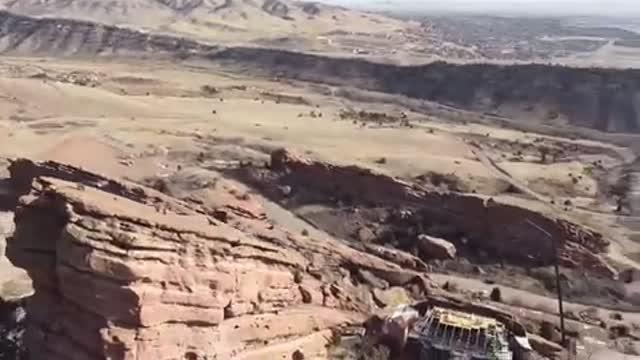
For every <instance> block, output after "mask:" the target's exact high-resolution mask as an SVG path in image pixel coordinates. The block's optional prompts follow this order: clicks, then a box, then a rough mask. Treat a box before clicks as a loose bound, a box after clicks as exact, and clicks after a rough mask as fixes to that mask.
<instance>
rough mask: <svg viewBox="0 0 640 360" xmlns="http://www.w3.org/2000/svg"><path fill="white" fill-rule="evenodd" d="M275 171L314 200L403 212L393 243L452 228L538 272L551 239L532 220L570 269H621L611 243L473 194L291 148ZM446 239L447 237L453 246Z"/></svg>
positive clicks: (549, 254) (276, 159)
mask: <svg viewBox="0 0 640 360" xmlns="http://www.w3.org/2000/svg"><path fill="white" fill-rule="evenodd" d="M271 169H272V170H273V172H274V173H276V174H277V175H276V176H275V179H272V180H270V181H273V182H276V183H277V184H279V185H283V184H286V185H289V186H292V187H293V188H294V189H301V190H300V191H302V190H304V191H307V192H313V193H315V194H320V195H321V196H320V195H315V196H316V197H317V198H333V199H336V200H335V201H336V202H340V201H341V202H345V203H350V204H355V206H358V207H363V208H367V207H369V208H372V207H377V208H387V209H394V211H396V209H400V211H399V212H400V213H401V214H400V215H398V216H395V217H394V218H393V219H391V220H388V221H387V222H388V224H386V225H387V227H391V229H390V230H391V232H393V233H394V234H393V236H394V237H395V238H397V234H396V233H397V232H399V231H404V232H407V230H408V229H417V230H418V231H420V232H421V229H428V228H434V227H439V228H441V229H442V228H449V229H450V230H451V231H448V232H450V233H451V234H450V235H452V236H456V237H458V238H460V239H462V238H464V239H465V240H464V242H465V244H466V245H468V246H472V247H473V248H474V249H478V250H483V251H486V252H488V253H490V254H492V256H494V257H496V258H501V259H507V260H509V261H512V262H517V263H518V264H530V265H534V266H539V265H544V264H551V263H552V261H553V247H552V242H551V239H547V238H546V236H545V235H544V234H543V233H541V232H540V231H539V230H537V229H536V228H535V227H533V226H531V225H530V223H529V222H533V223H535V224H536V225H537V226H539V227H541V228H543V229H544V230H545V231H547V232H548V233H549V234H551V238H552V239H553V241H555V242H557V243H558V248H559V254H560V258H561V261H562V262H563V264H564V265H566V266H569V267H572V268H584V269H587V270H588V271H590V272H592V273H594V274H599V275H602V276H606V277H613V276H615V275H616V271H615V269H613V267H611V266H610V265H609V264H608V263H607V262H606V261H605V260H604V259H603V258H602V257H601V254H603V253H604V252H606V250H607V247H608V245H609V241H608V240H606V239H605V238H604V237H603V236H602V235H601V234H599V233H597V232H595V231H592V230H590V229H588V228H585V227H583V226H580V225H577V224H574V223H571V222H569V221H567V220H564V219H552V218H549V217H546V216H544V215H542V214H540V213H537V212H534V211H531V210H528V209H525V208H520V207H516V206H511V205H506V204H500V203H497V202H495V201H487V200H485V199H483V198H481V197H476V196H472V195H464V194H458V193H439V192H432V191H428V190H426V189H424V188H421V187H420V186H418V185H416V184H412V183H408V182H405V181H402V180H400V179H396V178H393V177H390V176H387V175H384V174H380V173H376V172H374V171H372V170H369V169H363V168H360V167H357V166H340V165H335V164H329V163H326V162H321V161H314V160H310V159H307V158H304V157H302V156H300V155H298V154H296V153H294V152H291V151H289V150H285V149H282V150H278V151H275V152H274V153H273V154H272V156H271ZM403 209H407V210H406V211H405V210H403ZM416 235H417V234H416ZM429 235H438V234H431V233H429ZM448 235H449V234H447V236H443V237H445V238H447V239H448V240H451V241H454V240H455V239H454V238H452V237H449V236H448ZM438 236H440V235H438ZM405 237H407V238H410V239H411V241H414V240H415V235H410V234H409V233H408V232H407V234H406V236H405Z"/></svg>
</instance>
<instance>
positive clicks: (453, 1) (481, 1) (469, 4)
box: [320, 0, 640, 18]
mask: <svg viewBox="0 0 640 360" xmlns="http://www.w3.org/2000/svg"><path fill="white" fill-rule="evenodd" d="M320 1H321V2H325V3H330V4H335V5H342V6H347V7H357V8H366V9H370V10H392V11H432V12H468V13H476V14H486V15H491V14H504V15H508V14H513V15H546V16H550V15H551V16H552V15H558V16H565V15H576V16H618V17H627V18H628V17H638V16H640V0H607V1H605V0H447V1H446V2H443V1H431V0H320Z"/></svg>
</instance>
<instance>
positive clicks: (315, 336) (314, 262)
mask: <svg viewBox="0 0 640 360" xmlns="http://www.w3.org/2000/svg"><path fill="white" fill-rule="evenodd" d="M11 173H12V179H13V185H14V189H15V191H16V192H17V193H18V194H22V197H21V198H20V201H19V206H18V208H17V210H16V216H15V221H16V231H15V234H14V237H13V239H11V241H10V242H9V244H8V256H9V258H10V259H11V260H12V261H13V262H14V263H15V264H16V265H18V266H20V267H23V268H25V269H26V270H27V271H28V272H29V275H30V276H31V277H32V279H33V283H34V288H35V295H34V296H33V298H32V299H31V301H30V303H29V305H28V314H29V320H30V322H29V327H28V330H27V334H26V337H27V339H26V341H27V346H28V348H29V350H30V353H31V356H33V358H35V359H51V360H55V359H65V360H67V359H72V360H76V359H77V360H85V359H114V360H118V359H136V360H143V359H154V360H155V359H158V360H162V359H167V360H168V359H212V358H215V359H276V358H287V359H288V358H291V356H292V354H293V353H294V352H296V351H299V352H301V353H302V354H304V356H305V358H309V359H310V358H318V357H320V358H322V357H326V351H327V350H326V345H327V344H328V343H329V342H330V341H331V339H332V329H334V328H336V327H338V326H341V325H346V324H353V323H359V322H361V321H362V320H363V319H364V315H365V314H366V313H367V312H368V311H369V310H370V309H371V307H372V306H374V305H373V302H372V300H371V292H370V289H369V287H368V285H367V284H362V283H358V281H356V280H355V279H352V278H351V276H350V272H349V270H348V269H354V268H357V269H366V270H368V271H370V272H371V273H373V274H375V276H379V277H380V278H383V279H385V280H386V281H387V282H388V283H390V284H392V285H406V284H409V283H413V284H415V283H418V284H421V285H422V286H425V285H424V279H422V277H421V276H419V274H418V273H415V272H412V271H409V270H403V269H402V268H401V267H400V266H398V265H396V264H393V263H390V262H387V261H385V260H382V259H380V258H378V257H375V256H372V255H368V254H366V253H362V252H358V251H356V250H353V249H351V248H349V247H347V246H345V245H343V244H341V243H339V242H337V241H333V240H331V239H328V240H326V241H316V240H314V239H312V238H309V237H305V236H300V235H294V234H291V233H288V232H286V230H283V229H278V228H277V227H274V226H273V225H271V224H269V223H268V222H267V221H265V219H264V217H263V216H262V215H260V214H258V216H256V211H258V212H259V210H256V209H259V204H257V203H252V202H251V200H250V199H248V200H247V199H245V201H246V202H247V203H246V204H243V203H242V202H234V203H228V204H226V207H227V208H228V209H236V211H235V212H233V211H230V212H229V217H230V218H229V219H228V220H227V223H223V222H221V221H219V220H216V219H215V218H214V217H212V216H209V212H211V211H212V209H207V208H206V207H204V206H197V205H194V204H190V203H188V202H183V201H180V200H176V199H173V198H171V197H168V196H166V195H163V194H161V193H159V192H157V191H155V190H152V189H148V188H144V187H141V186H138V185H135V184H130V183H127V182H122V181H116V180H113V179H107V178H105V177H102V176H99V175H95V174H89V173H87V172H84V171H82V170H80V169H76V168H73V167H69V166H64V165H61V164H57V163H52V162H48V163H40V164H37V163H32V162H29V161H18V162H14V164H13V165H12V167H11ZM221 191H222V190H221ZM228 199H229V201H230V202H232V201H234V200H233V199H234V198H233V197H228ZM222 205H225V204H222ZM244 207H247V209H250V210H247V211H238V209H242V208H244ZM240 228H242V229H243V231H241V230H239V229H240ZM413 288H415V286H413Z"/></svg>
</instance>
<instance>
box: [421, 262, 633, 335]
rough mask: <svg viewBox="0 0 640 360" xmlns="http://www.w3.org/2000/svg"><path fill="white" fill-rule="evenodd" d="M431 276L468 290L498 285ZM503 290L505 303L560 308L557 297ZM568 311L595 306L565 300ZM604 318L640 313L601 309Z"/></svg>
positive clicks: (630, 315) (503, 287)
mask: <svg viewBox="0 0 640 360" xmlns="http://www.w3.org/2000/svg"><path fill="white" fill-rule="evenodd" d="M429 277H430V278H431V279H433V280H435V281H437V282H439V283H445V282H447V281H449V282H455V283H456V284H458V286H459V287H460V288H464V289H466V290H472V291H488V292H490V291H491V290H492V289H493V288H494V287H496V286H497V285H489V284H485V283H483V282H482V281H480V280H475V279H469V278H465V277H460V276H455V275H446V274H436V273H430V274H429ZM497 287H499V288H500V290H501V292H502V296H503V298H504V299H505V301H504V302H505V303H507V304H509V303H510V302H512V301H513V302H514V303H517V302H522V303H523V304H522V305H520V306H523V307H531V308H532V309H536V310H539V311H543V312H545V311H549V310H551V309H553V314H556V315H557V313H556V312H555V309H557V308H558V302H557V300H556V299H555V298H552V297H547V296H543V295H538V294H534V293H531V292H529V291H525V290H520V289H515V288H512V287H508V286H502V285H498V286H497ZM564 305H565V309H566V311H573V312H574V313H578V312H579V311H582V310H585V309H587V308H593V307H592V306H587V305H582V304H577V303H572V302H566V301H565V302H564ZM600 311H601V313H602V315H603V318H608V317H609V315H610V314H611V313H617V314H622V316H623V318H624V319H625V320H629V321H632V322H636V323H640V313H638V312H622V311H613V310H608V309H602V308H601V309H600Z"/></svg>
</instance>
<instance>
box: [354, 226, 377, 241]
mask: <svg viewBox="0 0 640 360" xmlns="http://www.w3.org/2000/svg"><path fill="white" fill-rule="evenodd" d="M357 235H358V240H360V241H362V242H363V243H370V242H374V241H375V240H376V234H375V233H374V232H373V230H371V229H369V228H368V227H366V226H363V227H361V228H360V229H359V230H358V234H357Z"/></svg>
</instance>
